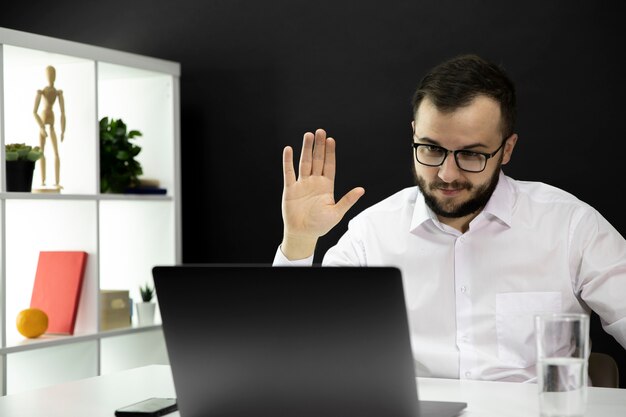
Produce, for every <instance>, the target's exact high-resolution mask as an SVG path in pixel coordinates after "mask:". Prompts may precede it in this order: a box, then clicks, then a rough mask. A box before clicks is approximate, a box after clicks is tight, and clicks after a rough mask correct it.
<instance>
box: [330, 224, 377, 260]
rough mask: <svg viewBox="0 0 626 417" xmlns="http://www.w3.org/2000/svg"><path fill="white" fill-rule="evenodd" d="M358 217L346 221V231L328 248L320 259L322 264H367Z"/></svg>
mask: <svg viewBox="0 0 626 417" xmlns="http://www.w3.org/2000/svg"><path fill="white" fill-rule="evenodd" d="M361 236H362V233H361V229H360V226H359V222H358V217H357V218H355V219H352V220H351V221H350V222H349V223H348V231H347V232H346V233H345V234H344V235H343V236H341V239H339V242H337V244H336V245H335V246H333V247H332V248H330V249H328V251H327V252H326V254H325V255H324V259H323V261H322V265H323V266H367V258H366V256H365V249H364V245H363V239H362V238H361Z"/></svg>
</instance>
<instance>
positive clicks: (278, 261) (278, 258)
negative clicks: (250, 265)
mask: <svg viewBox="0 0 626 417" xmlns="http://www.w3.org/2000/svg"><path fill="white" fill-rule="evenodd" d="M311 265H313V255H311V256H309V257H308V258H304V259H296V260H289V259H287V257H286V256H285V254H284V253H283V251H282V250H281V249H280V246H278V249H277V250H276V255H274V262H272V266H311Z"/></svg>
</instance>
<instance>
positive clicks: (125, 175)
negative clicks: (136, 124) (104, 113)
mask: <svg viewBox="0 0 626 417" xmlns="http://www.w3.org/2000/svg"><path fill="white" fill-rule="evenodd" d="M138 136H141V132H139V131H138V130H131V131H128V130H127V128H126V124H125V123H124V122H123V121H122V119H117V120H116V119H111V120H109V118H108V117H103V118H102V119H101V120H100V192H102V193H107V192H109V193H123V192H124V191H125V190H126V189H127V188H129V187H134V186H136V185H137V184H138V183H139V180H138V177H139V176H140V175H141V174H142V173H143V169H142V168H141V164H140V163H139V161H137V160H136V159H135V157H136V156H137V155H138V154H139V152H141V147H140V146H138V145H136V144H134V143H132V142H131V140H132V139H134V138H136V137H138Z"/></svg>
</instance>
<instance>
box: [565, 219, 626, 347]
mask: <svg viewBox="0 0 626 417" xmlns="http://www.w3.org/2000/svg"><path fill="white" fill-rule="evenodd" d="M571 248H572V255H573V257H574V259H575V260H573V261H572V266H573V267H574V268H576V269H577V272H578V273H577V274H575V276H576V279H577V282H575V283H574V287H575V288H576V291H577V294H579V296H580V297H581V298H582V300H584V302H585V303H586V304H587V305H588V306H589V307H590V308H591V309H592V310H593V311H594V312H596V313H597V314H598V316H599V317H600V319H601V323H602V327H603V328H604V330H605V331H606V332H607V333H609V334H610V335H612V336H613V337H614V338H615V339H616V340H617V341H618V342H619V343H620V344H621V345H622V346H623V347H624V348H625V349H626V297H625V296H624V294H626V240H625V239H624V238H623V237H622V235H621V234H620V233H619V232H618V231H617V230H616V229H615V228H614V227H613V226H612V225H611V224H610V223H609V222H608V221H607V220H606V219H605V218H604V217H602V215H601V214H600V213H598V212H597V211H596V210H593V209H590V211H589V212H587V213H585V215H584V216H583V217H582V219H581V221H580V222H579V224H578V225H577V226H576V228H575V231H574V234H573V237H572V245H571Z"/></svg>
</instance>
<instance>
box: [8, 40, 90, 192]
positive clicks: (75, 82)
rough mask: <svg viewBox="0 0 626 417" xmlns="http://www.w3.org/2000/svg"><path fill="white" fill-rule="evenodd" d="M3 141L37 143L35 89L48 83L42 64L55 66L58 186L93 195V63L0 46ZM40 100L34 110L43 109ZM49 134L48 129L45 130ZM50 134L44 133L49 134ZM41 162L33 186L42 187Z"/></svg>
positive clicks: (49, 154)
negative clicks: (59, 92)
mask: <svg viewBox="0 0 626 417" xmlns="http://www.w3.org/2000/svg"><path fill="white" fill-rule="evenodd" d="M3 53H4V57H3V61H4V65H3V69H4V80H3V81H4V143H15V142H17V143H26V144H27V145H31V146H39V145H40V141H39V125H38V124H37V122H36V120H35V118H34V116H33V110H34V105H35V97H36V94H37V90H41V89H43V88H44V87H46V86H47V85H48V80H47V78H46V67H47V66H48V65H52V66H53V67H55V69H56V80H55V83H54V86H55V88H57V89H59V90H62V91H63V98H64V102H65V114H66V119H67V123H66V130H65V137H64V140H63V141H62V142H61V110H60V107H59V103H58V100H57V101H56V102H55V103H54V106H53V108H52V109H53V112H54V116H55V122H54V126H55V131H56V134H57V145H58V150H59V159H60V161H61V162H60V184H61V186H62V187H63V190H62V192H64V193H77V194H85V193H92V194H93V193H95V192H96V189H95V184H96V175H97V172H96V169H95V167H96V156H97V153H96V149H95V148H94V146H93V143H94V142H95V141H96V130H95V129H94V121H95V119H96V90H95V85H96V84H95V65H96V64H95V61H92V60H87V59H81V58H76V57H71V56H65V55H59V54H53V53H49V52H43V51H38V50H34V49H27V48H20V47H14V46H10V45H4V46H3ZM43 105H44V104H43V99H42V102H41V103H40V104H39V108H38V113H41V111H42V109H43ZM47 132H48V131H47ZM48 133H49V132H48ZM44 150H45V152H44V155H45V158H46V164H47V167H46V184H47V185H53V184H54V182H55V181H54V179H55V169H54V153H53V147H52V141H51V139H50V137H49V136H48V137H47V138H46V141H45V149H44ZM41 179H42V178H41V163H40V162H39V161H38V162H37V163H36V164H35V172H34V175H33V187H34V188H36V187H38V186H40V185H41Z"/></svg>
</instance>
